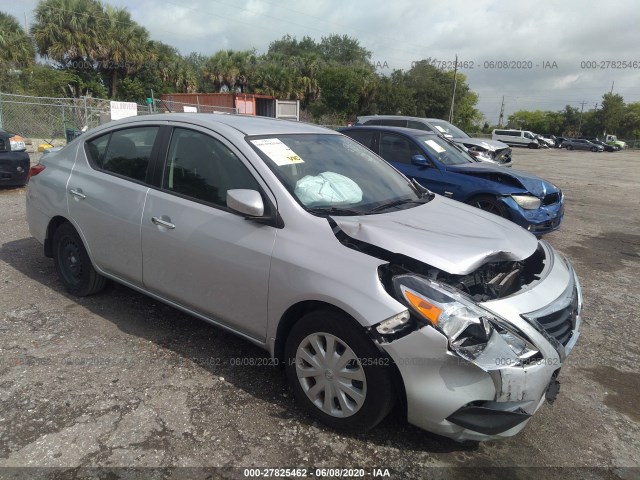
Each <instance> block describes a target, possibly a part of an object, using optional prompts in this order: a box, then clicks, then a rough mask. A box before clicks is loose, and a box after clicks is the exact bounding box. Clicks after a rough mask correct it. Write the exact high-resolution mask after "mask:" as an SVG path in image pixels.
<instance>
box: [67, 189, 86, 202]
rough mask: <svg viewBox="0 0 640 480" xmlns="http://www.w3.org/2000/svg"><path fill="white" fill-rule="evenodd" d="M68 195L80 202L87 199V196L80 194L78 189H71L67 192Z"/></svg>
mask: <svg viewBox="0 0 640 480" xmlns="http://www.w3.org/2000/svg"><path fill="white" fill-rule="evenodd" d="M69 193H70V194H71V195H73V196H74V197H76V198H78V199H80V200H84V199H85V198H87V196H86V195H85V194H84V193H82V189H81V188H78V189H73V188H72V189H71V190H69Z"/></svg>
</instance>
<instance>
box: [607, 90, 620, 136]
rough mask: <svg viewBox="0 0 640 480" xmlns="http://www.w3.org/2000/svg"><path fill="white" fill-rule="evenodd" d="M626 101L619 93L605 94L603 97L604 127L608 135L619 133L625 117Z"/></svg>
mask: <svg viewBox="0 0 640 480" xmlns="http://www.w3.org/2000/svg"><path fill="white" fill-rule="evenodd" d="M624 113H625V108H624V99H623V98H622V95H618V94H617V93H605V94H604V95H603V96H602V110H601V115H602V124H603V125H602V126H603V128H604V130H605V131H606V132H607V133H617V131H618V129H619V128H620V125H621V124H622V117H623V116H624Z"/></svg>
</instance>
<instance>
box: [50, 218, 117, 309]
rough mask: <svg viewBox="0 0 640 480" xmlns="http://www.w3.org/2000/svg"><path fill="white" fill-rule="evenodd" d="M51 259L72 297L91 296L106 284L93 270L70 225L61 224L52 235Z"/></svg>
mask: <svg viewBox="0 0 640 480" xmlns="http://www.w3.org/2000/svg"><path fill="white" fill-rule="evenodd" d="M53 259H54V262H55V265H56V271H57V272H58V276H59V277H60V280H61V281H62V283H63V284H64V286H65V288H66V290H67V291H68V292H69V293H71V294H73V295H76V296H78V297H85V296H87V295H93V294H94V293H97V292H99V291H100V290H102V289H103V288H104V287H105V285H106V283H107V279H106V278H105V277H103V276H102V275H100V274H99V273H98V272H96V270H95V269H94V268H93V265H92V264H91V259H90V258H89V254H88V253H87V250H86V249H85V248H84V244H83V243H82V239H81V238H80V235H78V232H77V231H76V229H75V228H73V225H71V224H70V223H63V224H62V225H60V226H59V227H58V229H57V230H56V231H55V233H54V234H53Z"/></svg>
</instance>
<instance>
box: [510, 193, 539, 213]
mask: <svg viewBox="0 0 640 480" xmlns="http://www.w3.org/2000/svg"><path fill="white" fill-rule="evenodd" d="M511 198H513V200H514V201H515V202H516V203H517V204H518V205H520V206H521V207H522V208H524V209H525V210H536V209H538V208H540V205H541V203H542V202H541V200H540V199H539V198H538V197H534V196H533V195H511Z"/></svg>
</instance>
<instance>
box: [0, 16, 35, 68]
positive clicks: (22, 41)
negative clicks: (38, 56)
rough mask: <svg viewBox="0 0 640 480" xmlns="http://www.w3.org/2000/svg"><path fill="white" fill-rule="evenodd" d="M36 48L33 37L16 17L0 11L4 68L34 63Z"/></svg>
mask: <svg viewBox="0 0 640 480" xmlns="http://www.w3.org/2000/svg"><path fill="white" fill-rule="evenodd" d="M34 59H35V49H34V47H33V43H32V41H31V38H30V37H29V35H27V33H26V32H25V31H24V30H23V28H22V27H21V26H20V24H19V23H18V20H16V18H15V17H12V16H11V15H8V14H6V13H3V12H0V62H1V63H2V69H3V70H4V69H6V68H10V67H11V66H12V65H13V66H16V67H18V68H24V67H27V66H30V65H33V63H34Z"/></svg>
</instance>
